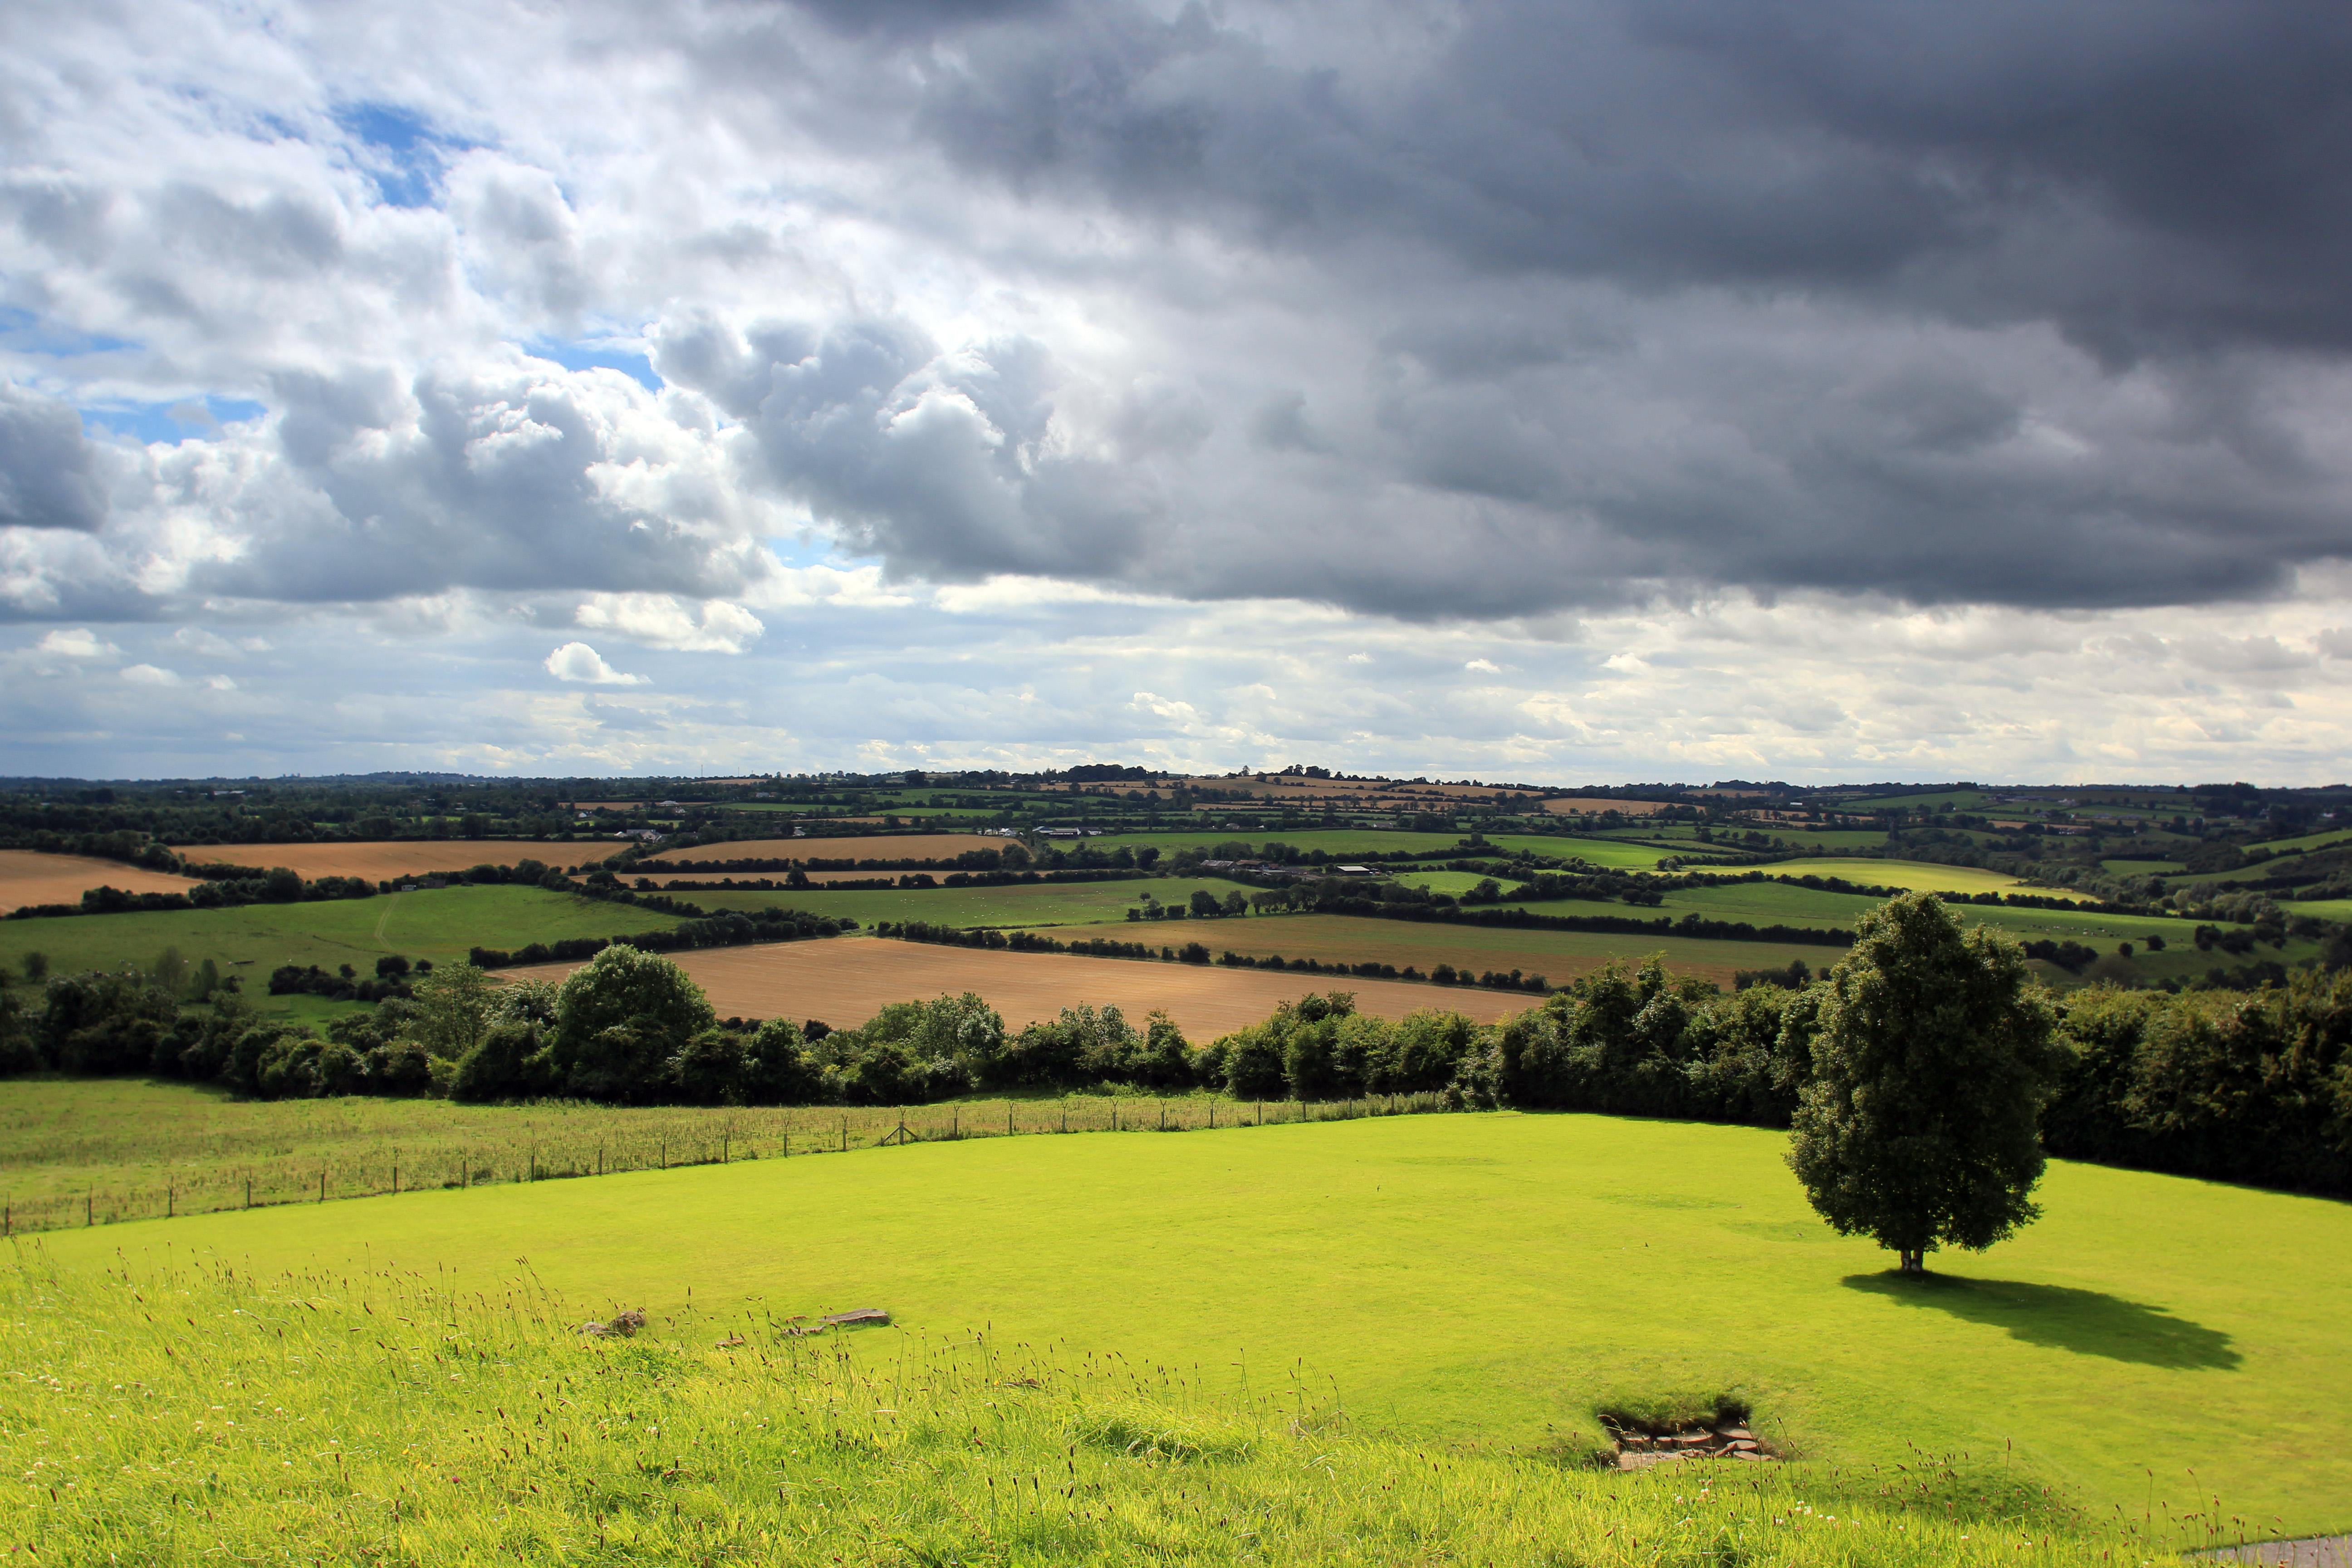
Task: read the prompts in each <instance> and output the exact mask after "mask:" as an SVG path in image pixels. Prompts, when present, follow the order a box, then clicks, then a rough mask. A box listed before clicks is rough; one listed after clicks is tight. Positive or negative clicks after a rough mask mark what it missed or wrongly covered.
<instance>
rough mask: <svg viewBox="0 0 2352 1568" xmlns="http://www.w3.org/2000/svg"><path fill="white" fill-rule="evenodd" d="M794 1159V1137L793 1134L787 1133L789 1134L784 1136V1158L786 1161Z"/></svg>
mask: <svg viewBox="0 0 2352 1568" xmlns="http://www.w3.org/2000/svg"><path fill="white" fill-rule="evenodd" d="M792 1157H793V1135H792V1134H791V1133H789V1132H787V1133H785V1134H784V1158H785V1159H787V1160H789V1159H791V1158H792Z"/></svg>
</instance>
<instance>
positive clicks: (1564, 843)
mask: <svg viewBox="0 0 2352 1568" xmlns="http://www.w3.org/2000/svg"><path fill="white" fill-rule="evenodd" d="M1462 839H1463V836H1462V835H1461V834H1458V833H1411V832H1407V831H1405V830H1403V829H1402V828H1382V827H1340V828H1333V827H1317V828H1301V829H1299V830H1298V831H1297V832H1290V833H1286V832H1283V831H1281V830H1280V829H1278V828H1271V827H1268V826H1265V825H1264V824H1263V823H1251V824H1248V825H1246V826H1242V827H1238V828H1217V829H1213V830H1210V831H1193V830H1186V831H1183V832H1176V833H1106V834H1104V835H1103V836H1102V837H1100V838H1089V839H1087V844H1089V845H1091V846H1093V847H1096V848H1097V849H1116V848H1118V847H1120V846H1122V845H1126V846H1130V847H1135V848H1141V847H1144V846H1145V845H1151V846H1154V847H1157V848H1158V849H1159V850H1160V853H1161V854H1163V855H1171V854H1173V853H1175V852H1176V851H1177V850H1179V849H1188V848H1191V849H1210V848H1213V847H1216V846H1217V845H1220V844H1230V843H1234V842H1239V843H1244V844H1247V845H1249V846H1250V847H1251V848H1252V849H1253V850H1255V849H1257V848H1258V847H1261V846H1263V845H1265V844H1269V843H1275V844H1287V845H1289V846H1290V847H1292V848H1294V849H1296V850H1297V851H1299V852H1300V853H1301V854H1308V853H1311V852H1313V851H1314V850H1317V849H1320V850H1322V851H1323V852H1324V853H1325V854H1327V855H1333V856H1348V855H1394V854H1398V853H1400V852H1402V853H1404V854H1410V855H1442V854H1451V853H1454V852H1457V851H1458V852H1459V853H1461V854H1462V855H1464V856H1468V857H1477V856H1492V857H1496V858H1503V857H1508V856H1510V855H1513V854H1516V853H1517V852H1519V851H1521V850H1525V851H1527V852H1528V853H1529V854H1534V855H1567V856H1576V857H1578V858H1582V859H1586V860H1590V861H1591V862H1592V863H1593V864H1594V865H1596V866H1609V867H1622V868H1634V869H1640V870H1648V869H1649V868H1652V867H1654V866H1655V865H1656V864H1657V863H1658V862H1659V861H1660V860H1663V859H1664V858H1667V857H1668V856H1670V855H1675V856H1680V857H1682V858H1685V859H1687V858H1691V857H1692V856H1693V855H1694V854H1695V853H1705V851H1704V850H1703V848H1702V847H1700V846H1696V845H1694V846H1693V847H1691V848H1689V849H1682V848H1675V849H1661V848H1655V847H1650V846H1647V845H1640V844H1622V843H1618V842H1615V841H1613V840H1611V839H1606V838H1585V837H1573V836H1570V835H1567V834H1553V833H1496V834H1491V835H1489V836H1488V839H1487V844H1486V847H1484V848H1479V849H1467V848H1464V847H1462Z"/></svg>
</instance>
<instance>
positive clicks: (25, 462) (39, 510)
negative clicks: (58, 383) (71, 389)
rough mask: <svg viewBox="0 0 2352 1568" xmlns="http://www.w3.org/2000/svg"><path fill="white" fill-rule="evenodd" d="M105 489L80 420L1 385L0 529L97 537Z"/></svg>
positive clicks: (47, 401) (51, 403)
mask: <svg viewBox="0 0 2352 1568" xmlns="http://www.w3.org/2000/svg"><path fill="white" fill-rule="evenodd" d="M104 521H106V488H105V485H104V484H103V482H102V481H101V480H100V478H99V474H98V465H97V460H96V455H95V454H94V453H93V451H92V450H91V447H90V444H89V439H88V438H87V437H84V436H83V435H82V429H81V416H79V415H78V414H76V413H75V412H74V411H73V410H72V409H71V408H70V407H68V405H65V404H63V403H59V402H58V401H57V400H55V399H54V398H47V397H42V396H39V395H37V394H34V393H30V392H26V391H25V390H24V389H23V388H21V387H18V386H14V385H12V384H9V383H7V382H5V381H0V528H70V529H77V530H79V531H83V532H90V531H95V530H96V529H97V528H98V527H99V525H100V523H102V522H104Z"/></svg>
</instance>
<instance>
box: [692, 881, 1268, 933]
mask: <svg viewBox="0 0 2352 1568" xmlns="http://www.w3.org/2000/svg"><path fill="white" fill-rule="evenodd" d="M1255 890H1256V889H1250V888H1244V887H1243V886H1242V885H1241V884H1240V883H1238V882H1228V881H1223V880H1218V879H1211V878H1183V877H1138V878H1135V879H1133V880H1130V881H1120V882H1071V883H1053V882H1040V883H1033V884H1026V885H1024V884H1020V883H1015V884H1013V886H1011V887H1002V888H898V889H890V890H887V891H882V890H859V889H842V890H839V891H834V890H831V889H824V888H822V887H818V888H795V889H792V890H791V891H789V892H787V891H784V890H782V889H778V890H777V891H774V892H758V891H752V892H713V891H709V890H706V889H686V890H684V891H681V892H680V893H678V894H677V897H679V898H681V899H685V900H688V901H690V902H692V903H693V904H695V905H696V906H697V907H698V908H701V909H706V910H758V909H766V908H768V907H770V906H771V905H773V906H775V907H777V908H781V909H789V910H808V911H809V912H810V913H811V914H817V915H830V916H833V917H835V918H836V919H838V918H839V917H841V916H843V915H847V916H849V917H851V918H852V919H854V920H856V921H859V922H860V923H861V924H870V923H871V922H873V921H931V922H932V923H933V924H935V925H950V926H960V927H964V928H967V929H970V928H976V927H989V926H994V927H1003V928H1008V929H1009V928H1011V927H1013V926H1064V925H1085V924H1089V923H1092V922H1096V921H1124V920H1126V919H1127V911H1128V910H1129V909H1130V908H1140V907H1141V906H1142V903H1143V895H1144V894H1146V893H1149V894H1150V895H1151V896H1152V897H1153V898H1155V899H1158V900H1160V902H1161V903H1163V904H1181V903H1184V902H1187V901H1188V900H1191V898H1192V895H1193V894H1194V893H1195V892H1199V891H1207V892H1211V893H1214V894H1215V895H1216V896H1217V897H1218V898H1219V899H1223V897H1224V896H1225V895H1226V894H1228V893H1232V892H1243V893H1248V892H1254V891H1255ZM1154 929H1155V930H1156V929H1158V928H1157V927H1155V928H1154Z"/></svg>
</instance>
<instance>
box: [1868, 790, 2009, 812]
mask: <svg viewBox="0 0 2352 1568" xmlns="http://www.w3.org/2000/svg"><path fill="white" fill-rule="evenodd" d="M1990 804H1991V797H1990V796H1989V795H1986V794H1985V793H1984V791H1982V790H1975V789H1946V790H1936V791H1933V792H1930V793H1927V794H1921V795H1874V796H1872V797H1871V798H1869V799H1867V800H1845V801H1840V802H1839V803H1838V806H1839V809H1840V810H1842V811H1898V810H1899V811H1936V810H1943V809H1945V808H1949V809H1951V810H1953V811H1982V810H1984V809H1985V808H1986V807H1987V806H1988V805H1990Z"/></svg>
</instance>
